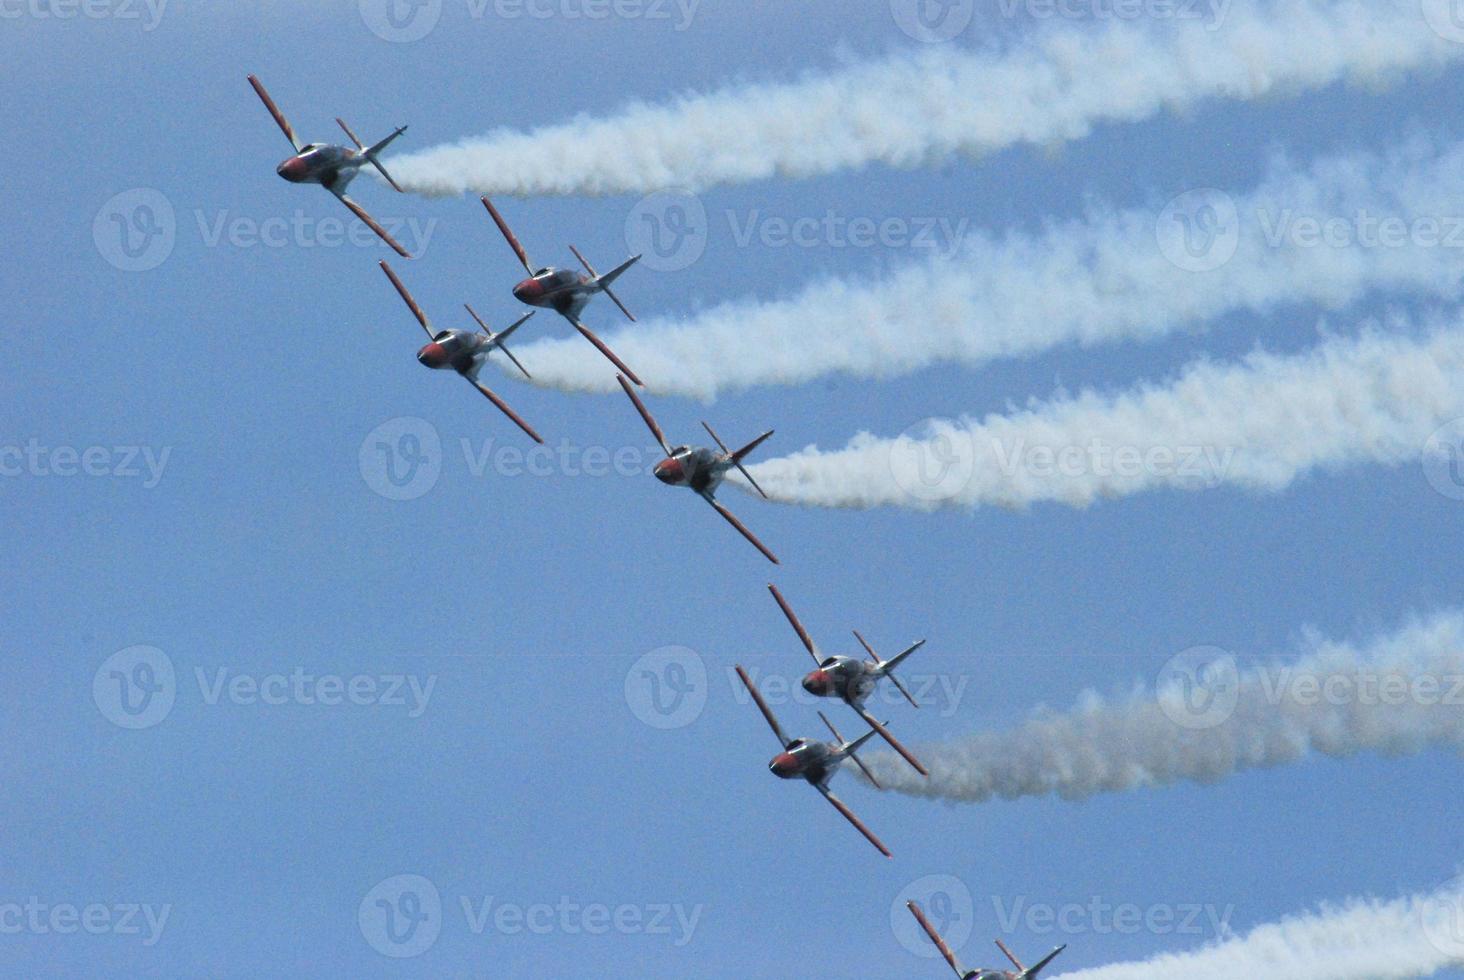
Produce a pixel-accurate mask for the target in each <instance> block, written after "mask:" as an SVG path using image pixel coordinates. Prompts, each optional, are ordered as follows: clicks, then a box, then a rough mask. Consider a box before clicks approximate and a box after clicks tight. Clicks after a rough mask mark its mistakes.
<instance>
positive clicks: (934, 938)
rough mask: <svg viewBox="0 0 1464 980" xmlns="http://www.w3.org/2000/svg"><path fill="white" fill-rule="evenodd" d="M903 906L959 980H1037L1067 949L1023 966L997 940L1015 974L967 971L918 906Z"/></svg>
mask: <svg viewBox="0 0 1464 980" xmlns="http://www.w3.org/2000/svg"><path fill="white" fill-rule="evenodd" d="M905 905H906V906H907V907H908V908H909V909H910V914H912V915H913V916H915V921H917V922H919V923H920V928H922V929H924V930H925V934H926V935H927V936H929V937H930V941H931V942H933V943H935V948H936V949H938V950H940V955H941V956H944V957H945V961H946V962H947V963H949V964H950V966H951V969H952V970H954V971H955V972H956V976H958V977H960V978H961V980H1037V974H1039V973H1041V972H1042V968H1043V967H1045V966H1046V965H1047V964H1049V963H1051V962H1052V961H1053V960H1055V959H1057V954H1058V953H1061V952H1062V951H1063V950H1065V949H1067V946H1066V945H1065V944H1064V945H1062V946H1059V947H1057V949H1054V950H1053V951H1052V952H1050V953H1048V954H1047V955H1046V956H1044V957H1043V958H1042V959H1041V960H1039V961H1038V962H1037V963H1035V964H1033V965H1032V966H1023V965H1022V961H1021V960H1019V959H1017V958H1016V957H1015V956H1013V955H1012V951H1011V950H1009V949H1007V948H1006V944H1005V943H1003V942H1002V941H1001V940H1000V939H998V940H997V941H996V945H997V948H998V949H1000V950H1001V951H1002V952H1003V953H1005V954H1006V958H1007V959H1009V960H1011V961H1012V965H1013V966H1015V967H1016V968H1017V969H1016V972H1013V971H1011V970H968V969H966V968H965V967H963V966H961V962H960V961H959V960H957V959H956V954H955V953H952V952H951V948H950V947H949V946H947V945H946V942H945V940H944V939H942V938H940V933H938V932H936V931H935V927H934V926H932V925H931V924H930V920H929V919H927V918H925V913H924V912H922V911H920V906H918V905H916V904H915V903H914V902H906V903H905Z"/></svg>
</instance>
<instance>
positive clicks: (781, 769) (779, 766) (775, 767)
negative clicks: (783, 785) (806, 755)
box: [768, 752, 798, 779]
mask: <svg viewBox="0 0 1464 980" xmlns="http://www.w3.org/2000/svg"><path fill="white" fill-rule="evenodd" d="M768 771H769V772H771V773H772V774H773V775H774V776H777V777H778V778H779V779H791V778H792V777H793V776H796V775H797V774H798V760H797V759H795V758H793V754H792V753H791V752H784V753H783V754H782V755H776V756H774V757H773V761H772V762H769V763H768Z"/></svg>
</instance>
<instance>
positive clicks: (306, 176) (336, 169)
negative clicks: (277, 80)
mask: <svg viewBox="0 0 1464 980" xmlns="http://www.w3.org/2000/svg"><path fill="white" fill-rule="evenodd" d="M249 84H250V85H252V86H253V87H254V91H255V94H257V95H258V96H259V98H260V100H261V101H262V102H263V103H264V107H265V108H266V109H268V110H269V114H270V115H271V116H273V117H274V121H275V124H276V125H277V126H279V127H280V131H281V132H283V133H284V134H285V139H287V140H289V141H290V148H291V149H293V150H294V151H295V152H294V154H293V155H292V156H289V157H286V158H285V159H284V160H283V161H281V163H280V165H279V166H277V167H275V173H277V174H279V175H280V176H281V177H283V178H284V179H285V180H288V181H289V182H290V183H292V184H319V185H320V186H322V187H324V188H325V189H326V190H328V191H330V192H331V193H332V194H334V195H335V196H336V197H337V198H339V199H340V202H341V203H342V204H344V205H345V206H346V207H347V208H350V210H351V213H352V214H354V215H355V216H356V217H358V218H360V219H361V221H362V223H363V224H365V225H366V227H368V228H370V229H371V230H372V231H374V232H375V233H376V234H377V236H378V237H380V238H381V240H382V241H384V242H386V244H388V245H390V246H391V247H392V249H394V250H395V251H396V253H397V254H398V255H400V256H401V257H402V258H406V259H409V258H411V257H412V256H411V255H410V254H409V253H408V252H407V250H406V249H404V248H402V246H401V245H400V244H399V243H398V242H397V240H396V239H395V238H392V237H391V235H390V234H389V233H388V232H387V230H386V229H385V228H383V227H382V226H381V224H380V223H379V222H377V220H376V219H375V218H373V217H371V215H369V214H367V213H366V209H365V208H363V207H361V205H359V204H357V203H356V202H355V201H353V200H351V199H350V198H349V197H347V196H346V188H347V187H348V186H349V185H350V183H351V181H352V180H354V179H355V177H356V174H358V173H359V172H360V171H361V168H362V167H365V166H371V167H375V168H376V170H377V171H378V172H379V173H380V174H381V176H382V177H384V178H385V179H386V182H387V183H388V184H390V185H391V186H392V188H393V189H395V190H396V191H398V192H400V191H401V188H400V187H398V186H397V183H396V181H394V180H392V179H391V174H389V173H387V172H386V168H385V167H383V166H382V165H381V160H380V159H379V154H380V153H381V151H382V150H384V149H386V148H387V146H388V145H389V144H390V143H391V141H392V140H394V139H396V138H397V137H398V136H400V135H401V134H402V133H404V132H406V131H407V127H405V126H398V127H397V128H396V131H395V132H393V133H392V134H391V135H390V136H388V137H387V138H386V139H384V140H382V141H381V142H379V143H373V144H372V145H371V146H363V145H362V144H361V141H360V140H358V139H357V138H356V134H355V133H353V132H351V127H349V126H347V125H346V123H345V121H344V120H343V119H341V118H340V117H336V123H337V124H338V125H339V126H340V127H341V129H342V130H344V131H345V133H346V135H347V136H349V137H350V139H351V142H352V143H354V144H356V145H355V148H354V149H352V148H351V147H349V146H337V145H335V144H333V143H305V144H301V143H300V141H299V140H298V139H296V138H295V130H294V128H293V127H292V126H291V125H290V121H289V120H288V119H286V118H285V114H284V113H283V112H281V111H280V110H279V107H278V106H276V105H275V102H274V99H272V98H270V96H269V93H268V92H267V91H265V88H264V84H263V83H262V82H260V80H259V79H258V78H256V77H254V76H253V75H250V76H249Z"/></svg>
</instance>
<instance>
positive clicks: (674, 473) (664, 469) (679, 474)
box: [651, 459, 685, 484]
mask: <svg viewBox="0 0 1464 980" xmlns="http://www.w3.org/2000/svg"><path fill="white" fill-rule="evenodd" d="M651 472H652V473H654V474H656V479H658V480H660V481H661V482H662V483H670V484H677V483H680V482H681V481H682V479H683V478H684V477H685V471H683V470H682V468H681V463H680V462H679V461H677V460H674V459H663V460H661V461H660V462H659V463H657V464H656V468H655V469H654V470H652V471H651Z"/></svg>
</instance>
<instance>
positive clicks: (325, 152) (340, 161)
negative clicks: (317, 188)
mask: <svg viewBox="0 0 1464 980" xmlns="http://www.w3.org/2000/svg"><path fill="white" fill-rule="evenodd" d="M364 162H365V159H364V158H363V157H362V156H361V154H360V153H358V152H356V151H355V150H353V149H351V148H350V147H346V146H333V145H330V144H324V143H312V144H310V145H309V146H306V147H305V148H304V149H302V150H301V151H300V152H299V153H297V154H295V155H294V156H292V157H287V158H286V159H284V160H283V161H281V162H280V165H279V166H278V167H276V168H275V173H277V174H279V175H280V176H281V177H283V178H284V179H285V180H288V181H289V182H290V183H292V184H321V185H322V186H325V187H329V188H330V189H331V190H333V191H336V192H338V193H339V192H343V191H344V190H345V189H346V185H347V184H349V183H350V182H351V178H352V177H354V176H356V171H358V170H360V169H361V164H362V163H364Z"/></svg>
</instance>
